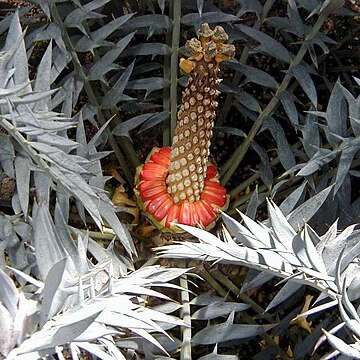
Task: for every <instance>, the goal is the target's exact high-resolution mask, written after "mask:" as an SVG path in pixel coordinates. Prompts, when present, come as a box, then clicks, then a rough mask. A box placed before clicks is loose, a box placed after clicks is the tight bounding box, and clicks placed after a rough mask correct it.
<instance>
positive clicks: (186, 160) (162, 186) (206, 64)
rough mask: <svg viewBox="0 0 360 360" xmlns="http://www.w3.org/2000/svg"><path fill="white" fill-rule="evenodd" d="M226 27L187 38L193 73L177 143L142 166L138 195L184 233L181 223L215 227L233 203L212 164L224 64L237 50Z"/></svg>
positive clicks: (167, 227) (156, 218)
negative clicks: (218, 86) (228, 42)
mask: <svg viewBox="0 0 360 360" xmlns="http://www.w3.org/2000/svg"><path fill="white" fill-rule="evenodd" d="M227 39H228V36H227V34H226V33H225V31H224V29H223V28H222V27H221V26H216V27H215V29H214V30H211V29H210V27H209V25H208V24H206V23H205V24H202V25H201V27H200V30H199V32H198V38H197V39H196V38H193V39H191V40H189V41H187V42H186V44H185V49H186V51H187V53H188V54H189V55H190V56H189V58H187V59H181V60H180V68H181V70H182V71H183V72H185V73H187V74H189V80H188V83H187V86H186V88H185V90H184V91H183V94H182V100H181V105H180V109H179V111H178V114H177V124H176V129H175V135H174V138H173V141H172V145H171V147H163V148H161V149H158V148H155V149H153V150H152V152H151V153H150V155H149V156H148V158H147V160H146V162H145V164H143V165H141V166H140V167H139V168H138V169H137V174H136V178H135V184H136V187H135V194H136V196H137V199H138V202H139V204H140V206H141V207H142V209H143V211H144V213H145V215H147V216H148V217H149V218H150V220H151V221H152V222H153V223H154V224H155V225H156V226H157V227H159V228H160V229H162V230H164V231H174V232H179V231H181V229H180V228H179V227H177V226H176V223H179V224H185V225H192V226H201V227H203V228H209V227H211V226H212V225H213V224H214V221H215V220H216V218H217V217H218V215H219V212H220V210H223V209H225V208H226V207H227V204H228V196H227V195H226V190H225V189H224V188H223V187H222V186H221V184H220V182H219V179H218V172H217V169H216V167H215V166H214V165H212V164H211V163H210V162H209V155H210V144H211V138H212V129H213V127H214V120H215V117H216V109H217V106H218V103H217V101H216V98H217V97H218V95H219V94H220V92H219V91H218V90H217V89H216V85H217V84H218V83H219V82H220V81H221V80H220V79H219V78H218V75H219V71H220V69H219V64H220V63H221V62H223V61H226V60H229V59H230V58H231V57H232V56H233V55H234V52H235V48H234V46H233V45H229V44H225V42H226V41H227Z"/></svg>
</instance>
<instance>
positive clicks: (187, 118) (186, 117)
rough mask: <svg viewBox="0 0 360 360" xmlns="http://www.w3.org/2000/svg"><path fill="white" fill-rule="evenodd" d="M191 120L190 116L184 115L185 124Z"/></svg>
mask: <svg viewBox="0 0 360 360" xmlns="http://www.w3.org/2000/svg"><path fill="white" fill-rule="evenodd" d="M188 122H189V117H188V116H185V117H184V124H187V123H188Z"/></svg>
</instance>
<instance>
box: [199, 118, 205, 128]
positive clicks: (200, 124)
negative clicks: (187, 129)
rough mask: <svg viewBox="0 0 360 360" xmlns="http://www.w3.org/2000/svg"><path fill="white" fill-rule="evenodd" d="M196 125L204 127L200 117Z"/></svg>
mask: <svg viewBox="0 0 360 360" xmlns="http://www.w3.org/2000/svg"><path fill="white" fill-rule="evenodd" d="M198 125H199V126H203V125H204V118H203V117H202V116H201V117H199V118H198Z"/></svg>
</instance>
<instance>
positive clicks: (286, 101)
mask: <svg viewBox="0 0 360 360" xmlns="http://www.w3.org/2000/svg"><path fill="white" fill-rule="evenodd" d="M279 98H280V101H281V103H282V105H283V107H284V110H285V112H286V115H287V116H288V117H289V119H290V121H291V123H292V124H293V125H296V126H297V125H299V114H298V111H297V109H296V106H295V100H294V96H293V95H292V94H290V93H289V92H288V91H282V92H280V94H279Z"/></svg>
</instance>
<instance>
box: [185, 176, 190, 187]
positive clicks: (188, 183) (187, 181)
mask: <svg viewBox="0 0 360 360" xmlns="http://www.w3.org/2000/svg"><path fill="white" fill-rule="evenodd" d="M184 185H185V186H186V187H189V186H191V180H190V179H189V178H186V179H185V180H184Z"/></svg>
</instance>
